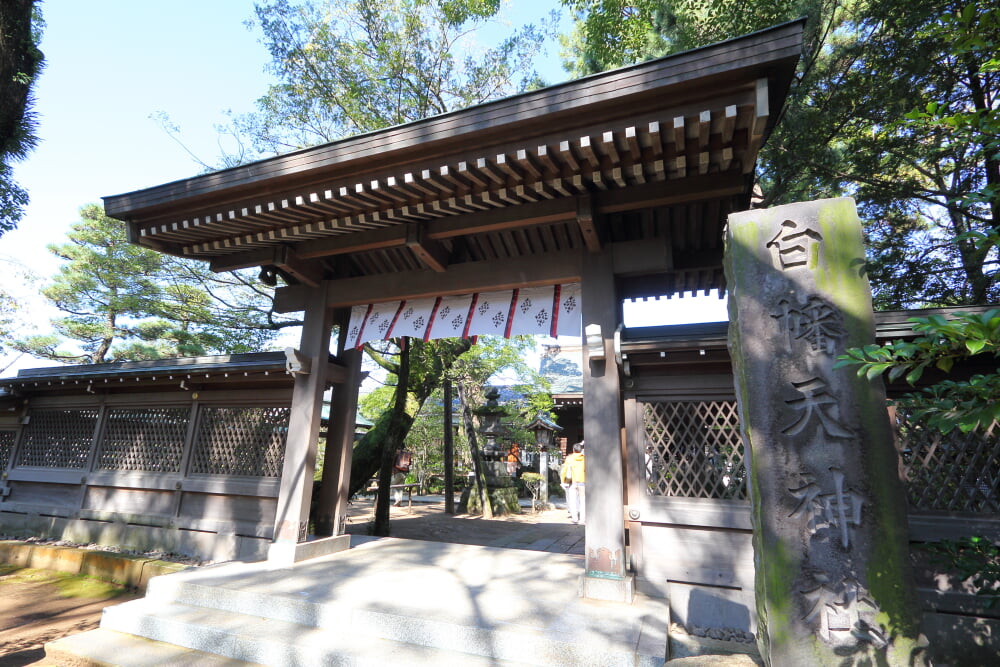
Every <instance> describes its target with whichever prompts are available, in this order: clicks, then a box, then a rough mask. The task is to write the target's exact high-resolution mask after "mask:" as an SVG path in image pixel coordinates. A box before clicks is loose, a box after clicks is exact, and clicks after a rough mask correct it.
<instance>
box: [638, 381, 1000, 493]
mask: <svg viewBox="0 0 1000 667" xmlns="http://www.w3.org/2000/svg"><path fill="white" fill-rule="evenodd" d="M892 414H893V415H894V421H895V426H896V432H897V436H898V437H897V446H898V447H899V452H900V458H901V463H902V471H903V473H904V479H905V481H906V493H907V499H908V502H909V504H910V507H911V508H912V509H914V510H944V511H950V512H971V513H997V512H1000V433H998V429H996V428H993V429H990V430H988V431H985V432H983V431H980V432H977V433H971V434H965V433H961V432H960V431H959V430H957V429H956V430H954V431H952V432H951V433H949V434H948V435H942V434H941V433H940V432H938V431H936V430H934V429H928V428H925V427H924V426H922V425H920V424H917V423H914V422H912V420H910V419H909V418H908V416H907V415H905V414H904V413H903V412H901V411H894V412H893V413H892ZM642 415H643V417H642V418H643V427H644V430H645V434H646V448H647V449H646V479H647V492H648V493H649V494H650V495H656V496H672V497H682V498H715V499H738V500H743V499H746V497H747V490H746V477H745V469H744V458H743V441H742V438H741V437H740V433H739V416H738V414H737V410H736V403H735V401H662V402H646V403H643V404H642Z"/></svg>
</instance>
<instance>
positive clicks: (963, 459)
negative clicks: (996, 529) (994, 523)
mask: <svg viewBox="0 0 1000 667" xmlns="http://www.w3.org/2000/svg"><path fill="white" fill-rule="evenodd" d="M893 413H894V423H895V426H896V434H897V447H898V448H899V454H900V459H901V463H902V466H903V472H904V474H905V479H906V480H907V485H906V494H907V501H908V502H909V504H910V506H911V507H912V508H914V509H920V510H946V511H950V512H975V513H980V512H982V513H997V512H1000V433H998V429H997V428H996V426H995V425H994V426H993V427H991V428H990V429H989V430H986V431H982V430H979V431H976V432H974V433H962V432H961V431H960V430H958V429H954V430H953V431H951V432H950V433H948V434H947V435H943V434H942V433H941V432H940V431H938V430H937V429H929V428H926V427H925V426H923V425H922V424H919V423H917V422H915V421H914V420H913V419H912V418H911V417H910V415H908V414H907V413H906V412H905V411H903V410H902V409H899V408H897V409H895V410H894V411H893Z"/></svg>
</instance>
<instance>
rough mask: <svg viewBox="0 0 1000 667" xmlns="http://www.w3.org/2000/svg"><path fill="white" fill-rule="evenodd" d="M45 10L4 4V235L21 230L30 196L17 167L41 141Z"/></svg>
mask: <svg viewBox="0 0 1000 667" xmlns="http://www.w3.org/2000/svg"><path fill="white" fill-rule="evenodd" d="M43 26H44V23H43V21H42V15H41V10H40V9H39V6H38V4H36V0H4V1H3V2H0V236H2V235H3V233H4V232H7V231H10V230H11V229H14V228H15V227H16V226H17V223H18V221H20V220H21V218H22V217H23V216H24V208H25V207H26V206H27V205H28V193H27V191H25V190H24V188H22V187H21V186H20V185H18V183H17V182H16V181H15V180H14V177H13V163H15V162H17V161H18V160H23V159H24V158H25V157H26V156H27V155H28V153H29V152H31V150H32V149H33V148H34V147H35V144H36V143H37V142H38V139H37V137H36V136H35V127H36V125H37V120H36V118H35V114H34V112H32V110H31V109H32V105H33V99H32V90H31V89H32V86H33V85H34V83H35V81H36V80H37V79H38V75H39V74H40V73H41V71H42V64H43V62H44V58H43V56H42V52H41V51H40V50H39V49H38V44H39V43H40V42H41V40H42V28H43Z"/></svg>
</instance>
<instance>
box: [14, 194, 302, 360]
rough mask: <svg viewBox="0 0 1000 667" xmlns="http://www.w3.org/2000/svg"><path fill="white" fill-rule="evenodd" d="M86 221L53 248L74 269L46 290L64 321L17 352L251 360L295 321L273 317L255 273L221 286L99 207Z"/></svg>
mask: <svg viewBox="0 0 1000 667" xmlns="http://www.w3.org/2000/svg"><path fill="white" fill-rule="evenodd" d="M80 217H81V220H80V222H78V223H75V224H74V225H72V227H71V231H70V233H69V243H64V244H53V245H50V246H49V250H50V251H51V252H52V253H53V254H55V255H56V256H58V257H59V258H60V259H62V260H64V262H65V263H64V264H63V265H62V266H61V267H60V269H59V272H58V273H57V274H56V276H55V277H54V278H53V279H52V281H51V283H50V284H49V285H48V286H47V287H45V288H43V289H42V294H43V295H44V296H45V297H46V298H47V299H49V300H50V301H51V302H52V303H53V304H54V305H55V306H56V307H57V308H58V309H59V310H61V311H62V312H64V313H65V316H63V317H60V318H57V319H55V320H53V322H52V327H53V329H54V332H53V333H48V334H42V335H34V336H28V337H25V338H23V339H21V340H18V341H15V342H14V343H13V347H15V348H16V349H18V350H21V351H23V352H27V353H28V354H32V355H34V356H37V357H41V358H46V359H54V360H58V361H64V362H68V363H103V362H106V361H118V360H143V359H159V358H163V357H177V356H197V355H203V354H216V353H231V352H251V351H257V350H260V349H261V348H263V347H264V346H266V344H267V343H268V342H269V341H270V340H271V339H272V338H273V337H274V335H275V331H276V330H277V329H278V328H280V327H281V326H286V325H291V324H294V323H295V322H294V321H292V320H284V321H282V320H276V319H275V318H274V316H273V315H272V314H271V312H270V306H271V299H270V292H268V291H267V288H265V287H264V286H263V285H261V284H260V283H259V282H258V281H256V279H254V278H252V277H251V276H249V275H246V274H243V275H234V274H227V275H225V276H220V277H218V278H216V277H215V276H214V275H213V274H212V273H211V272H210V271H209V270H208V267H206V266H205V265H203V264H201V263H195V262H192V261H188V260H182V259H178V258H174V257H170V256H168V255H164V254H161V253H158V252H155V251H153V250H149V249H147V248H143V247H140V246H138V245H135V244H133V243H129V242H128V239H127V238H126V231H125V224H124V223H122V222H120V221H118V220H115V219H113V218H109V217H107V216H106V215H104V212H103V210H102V209H101V208H100V207H99V206H97V205H93V204H91V205H88V206H84V207H83V208H82V209H81V210H80ZM67 346H69V347H70V348H71V349H67ZM72 348H76V349H72Z"/></svg>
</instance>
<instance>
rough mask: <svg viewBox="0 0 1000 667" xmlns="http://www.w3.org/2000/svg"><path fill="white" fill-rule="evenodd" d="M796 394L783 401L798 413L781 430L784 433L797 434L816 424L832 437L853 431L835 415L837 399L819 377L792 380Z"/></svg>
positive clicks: (847, 434)
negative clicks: (797, 380) (799, 380)
mask: <svg viewBox="0 0 1000 667" xmlns="http://www.w3.org/2000/svg"><path fill="white" fill-rule="evenodd" d="M792 386H793V387H794V388H795V390H796V391H797V392H798V394H799V395H798V396H797V397H795V398H792V399H789V400H786V401H785V403H787V404H788V405H789V407H790V408H791V409H792V410H793V411H794V412H797V413H798V414H797V415H795V416H794V421H793V422H792V423H791V424H788V425H787V426H785V427H784V428H783V429H781V432H782V433H784V434H785V435H792V436H794V435H799V434H801V433H802V432H803V431H805V430H806V428H808V427H813V426H818V428H819V429H820V430H821V431H822V432H823V434H825V435H827V436H829V437H832V438H850V437H851V436H852V435H853V433H851V431H850V430H848V429H847V428H845V427H844V426H843V425H842V424H841V423H840V420H839V418H838V416H837V415H836V413H835V411H836V410H837V399H836V397H834V396H833V395H831V394H830V392H829V390H828V388H827V385H826V383H825V382H823V380H821V379H819V378H815V377H814V378H809V379H808V380H804V381H802V382H794V381H793V382H792Z"/></svg>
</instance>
